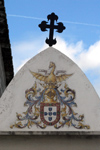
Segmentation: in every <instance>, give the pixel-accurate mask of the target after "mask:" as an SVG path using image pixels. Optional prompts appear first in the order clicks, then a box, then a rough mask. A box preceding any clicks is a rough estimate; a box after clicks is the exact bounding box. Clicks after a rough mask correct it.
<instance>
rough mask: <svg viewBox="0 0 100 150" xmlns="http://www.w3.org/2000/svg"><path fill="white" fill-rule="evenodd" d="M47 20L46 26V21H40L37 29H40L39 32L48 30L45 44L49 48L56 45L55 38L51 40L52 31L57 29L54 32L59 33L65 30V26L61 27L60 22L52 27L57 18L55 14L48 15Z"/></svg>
mask: <svg viewBox="0 0 100 150" xmlns="http://www.w3.org/2000/svg"><path fill="white" fill-rule="evenodd" d="M47 18H48V20H50V24H47V23H48V22H46V21H42V22H41V24H39V27H40V29H41V31H47V30H46V29H50V31H49V38H46V40H45V42H46V43H47V44H48V45H49V46H52V45H54V44H56V43H57V41H56V38H55V39H53V34H54V29H57V31H56V32H59V33H61V32H63V30H64V29H65V26H64V25H63V23H62V22H59V23H57V24H58V25H54V21H57V20H58V16H57V15H55V13H52V14H51V15H48V16H47Z"/></svg>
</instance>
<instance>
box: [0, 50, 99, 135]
mask: <svg viewBox="0 0 100 150" xmlns="http://www.w3.org/2000/svg"><path fill="white" fill-rule="evenodd" d="M0 122H1V123H0V131H1V132H4V131H5V132H19V131H20V132H22V133H23V134H24V133H27V132H32V133H35V132H47V131H48V132H50V131H51V132H64V133H67V132H73V133H77V132H79V133H92V132H93V133H96V132H99V131H100V99H99V97H98V95H97V93H96V92H95V90H94V88H93V86H92V85H91V83H90V82H89V80H88V79H87V77H86V76H85V74H84V73H83V72H82V70H81V69H80V68H79V67H78V66H77V65H76V64H75V63H74V62H73V61H72V60H71V59H69V58H68V57H67V56H65V55H64V54H62V53H61V52H59V51H58V50H56V49H54V48H47V49H46V50H44V51H42V52H41V53H39V54H38V55H36V56H35V57H33V58H32V59H31V60H29V61H28V62H27V63H26V64H25V65H24V66H23V67H22V69H21V70H20V71H19V72H18V73H17V74H16V76H15V77H14V79H13V80H12V81H11V83H10V84H9V86H8V87H7V89H6V90H5V92H4V94H3V96H2V97H1V99H0Z"/></svg>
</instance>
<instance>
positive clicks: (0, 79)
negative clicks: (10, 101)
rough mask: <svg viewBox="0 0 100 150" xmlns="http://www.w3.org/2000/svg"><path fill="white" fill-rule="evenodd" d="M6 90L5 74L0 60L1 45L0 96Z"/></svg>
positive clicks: (0, 62) (1, 62)
mask: <svg viewBox="0 0 100 150" xmlns="http://www.w3.org/2000/svg"><path fill="white" fill-rule="evenodd" d="M5 88H6V81H5V72H4V64H3V59H2V53H1V45H0V96H1V94H2V93H3V91H4V90H5Z"/></svg>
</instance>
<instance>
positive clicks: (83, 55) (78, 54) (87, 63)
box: [54, 37, 100, 71]
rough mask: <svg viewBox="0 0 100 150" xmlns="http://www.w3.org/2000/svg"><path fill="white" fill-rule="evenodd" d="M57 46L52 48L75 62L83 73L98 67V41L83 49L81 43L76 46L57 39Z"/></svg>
mask: <svg viewBox="0 0 100 150" xmlns="http://www.w3.org/2000/svg"><path fill="white" fill-rule="evenodd" d="M57 41H58V43H57V45H55V46H54V47H55V48H57V49H59V50H60V51H61V52H62V53H64V54H65V55H67V56H68V57H70V58H71V59H72V60H73V61H75V62H76V63H77V64H78V65H79V66H80V68H82V69H83V70H84V71H87V70H92V69H96V68H98V67H100V41H97V42H96V43H94V44H93V45H91V46H90V47H89V48H88V49H84V44H83V42H82V41H79V42H77V43H76V44H73V43H70V44H69V43H67V42H65V41H64V40H63V39H61V38H59V37H58V38H57Z"/></svg>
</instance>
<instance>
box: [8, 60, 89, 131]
mask: <svg viewBox="0 0 100 150" xmlns="http://www.w3.org/2000/svg"><path fill="white" fill-rule="evenodd" d="M50 68H51V72H50V73H49V74H47V72H48V71H47V70H40V71H41V72H45V75H43V74H41V73H36V72H32V71H30V73H31V74H32V75H33V77H35V78H36V82H35V83H34V86H33V87H32V88H30V89H29V90H26V91H25V97H26V102H25V103H24V106H28V109H27V111H26V112H23V115H21V114H18V113H17V119H18V121H16V123H15V124H14V125H11V126H10V127H11V128H13V127H16V128H25V127H28V128H31V127H32V126H33V125H35V126H37V127H40V128H42V129H45V128H46V127H47V126H53V127H54V128H56V129H59V128H61V127H64V126H68V127H70V126H73V127H75V128H77V129H83V128H86V129H90V126H89V125H84V124H83V123H82V122H83V118H84V115H78V113H75V112H74V110H73V109H72V107H73V106H74V107H77V104H76V103H75V102H74V100H75V91H74V90H72V89H70V88H69V87H68V86H67V84H66V79H67V78H69V77H70V76H72V75H73V74H66V71H63V70H59V71H56V73H55V68H56V65H55V63H53V62H50V65H49V69H50ZM58 74H60V75H58Z"/></svg>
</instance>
